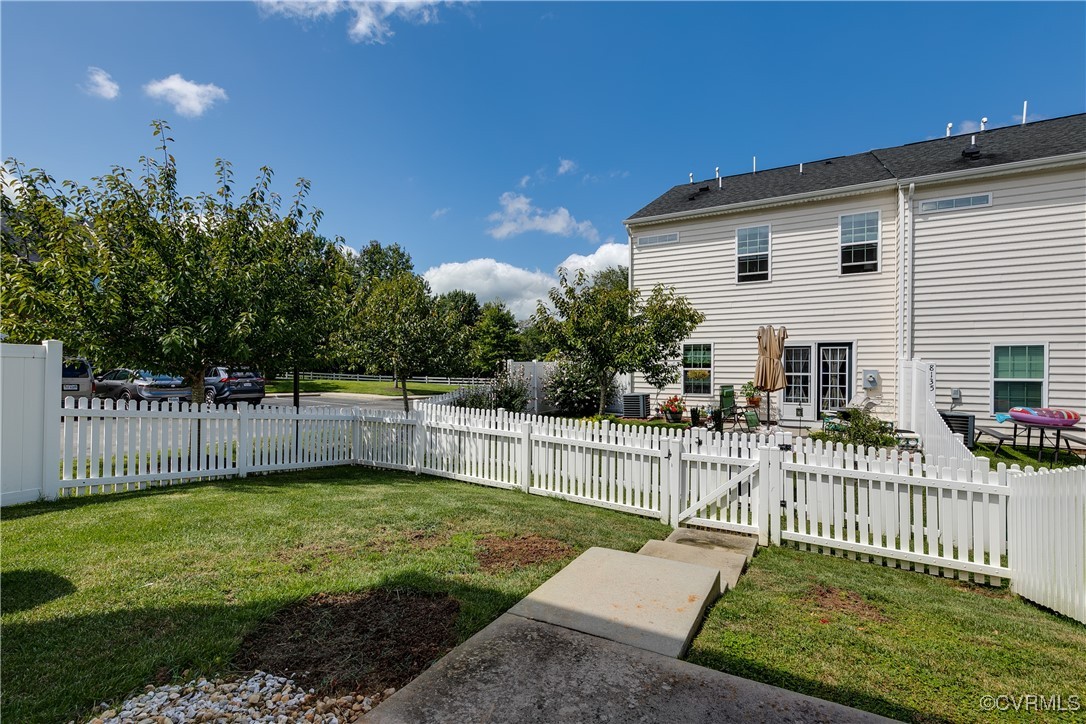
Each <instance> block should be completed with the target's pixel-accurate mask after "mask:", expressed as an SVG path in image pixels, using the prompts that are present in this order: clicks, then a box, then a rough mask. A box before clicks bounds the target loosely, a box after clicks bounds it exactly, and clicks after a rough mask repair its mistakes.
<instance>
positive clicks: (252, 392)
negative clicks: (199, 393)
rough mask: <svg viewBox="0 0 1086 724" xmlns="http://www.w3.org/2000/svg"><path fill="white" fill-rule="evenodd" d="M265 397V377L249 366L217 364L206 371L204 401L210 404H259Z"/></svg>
mask: <svg viewBox="0 0 1086 724" xmlns="http://www.w3.org/2000/svg"><path fill="white" fill-rule="evenodd" d="M263 399H264V378H263V377H262V376H261V375H260V373H259V372H257V371H256V370H251V369H249V368H248V367H229V366H227V365H216V366H214V367H209V368H208V369H207V371H206V372H204V402H206V403H207V404H209V405H237V404H238V403H239V402H248V403H249V404H251V405H259V404H260V402H261V400H263Z"/></svg>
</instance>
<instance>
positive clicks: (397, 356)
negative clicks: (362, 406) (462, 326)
mask: <svg viewBox="0 0 1086 724" xmlns="http://www.w3.org/2000/svg"><path fill="white" fill-rule="evenodd" d="M357 325H358V328H359V329H360V331H361V337H360V339H359V348H358V349H359V352H361V353H362V354H363V355H364V356H368V357H371V358H378V357H379V358H381V359H382V360H384V361H385V363H386V364H387V365H388V366H389V367H390V368H391V369H392V374H393V376H394V377H395V378H396V380H397V381H398V382H399V384H400V388H401V391H402V393H403V409H404V412H405V413H406V412H409V411H410V409H411V408H410V406H409V404H408V400H407V380H408V378H409V377H411V376H412V375H414V374H418V373H419V372H420V371H422V370H424V369H426V366H427V365H428V364H430V363H431V360H433V359H434V358H435V357H438V356H440V355H441V354H442V352H443V350H444V348H445V346H446V344H447V330H448V320H447V319H446V318H444V317H443V316H442V315H441V313H440V311H439V309H438V307H437V305H436V304H435V303H434V300H433V298H432V297H431V296H430V285H429V284H427V283H426V280H425V279H423V278H422V277H421V276H418V275H416V274H411V273H409V272H402V273H400V274H397V275H396V276H394V277H392V278H391V279H385V280H382V281H379V282H377V283H376V284H375V285H374V286H373V289H372V290H371V291H370V293H369V295H368V297H367V299H366V304H365V305H364V306H363V308H362V310H361V314H360V316H359V318H358V320H357Z"/></svg>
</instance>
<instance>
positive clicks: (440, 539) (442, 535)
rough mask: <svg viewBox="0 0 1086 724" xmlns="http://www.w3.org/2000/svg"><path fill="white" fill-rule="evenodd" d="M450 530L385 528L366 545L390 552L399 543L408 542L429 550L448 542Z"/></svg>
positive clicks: (383, 551) (414, 546)
mask: <svg viewBox="0 0 1086 724" xmlns="http://www.w3.org/2000/svg"><path fill="white" fill-rule="evenodd" d="M448 540H449V531H447V530H441V529H440V528H413V529H409V530H395V529H387V528H386V529H384V530H382V531H381V532H379V533H378V534H377V535H376V536H374V538H373V540H371V541H370V542H368V543H367V544H366V547H367V548H369V549H371V550H375V551H377V552H379V553H388V552H389V551H391V550H392V549H393V548H395V547H396V546H397V545H400V544H406V545H410V546H411V547H413V548H418V549H419V550H424V551H428V550H430V549H431V548H437V547H438V546H440V545H443V544H444V543H446V542H448Z"/></svg>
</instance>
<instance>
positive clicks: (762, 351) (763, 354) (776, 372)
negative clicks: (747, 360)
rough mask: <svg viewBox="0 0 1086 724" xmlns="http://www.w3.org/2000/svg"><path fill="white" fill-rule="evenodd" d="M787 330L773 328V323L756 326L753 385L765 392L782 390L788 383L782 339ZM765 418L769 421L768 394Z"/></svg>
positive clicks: (785, 335)
mask: <svg viewBox="0 0 1086 724" xmlns="http://www.w3.org/2000/svg"><path fill="white" fill-rule="evenodd" d="M786 339H788V330H787V329H785V328H784V327H783V326H782V327H781V328H780V329H778V330H774V329H773V325H769V326H768V327H758V364H757V365H756V366H755V368H754V386H755V387H757V388H758V389H760V390H764V391H766V392H776V391H777V390H783V389H784V388H785V387H786V386H787V385H788V380H787V379H786V378H785V376H784V365H783V364H782V363H781V357H782V356H783V355H784V340H786ZM765 419H766V422H767V423H768V422H769V395H766V399H765Z"/></svg>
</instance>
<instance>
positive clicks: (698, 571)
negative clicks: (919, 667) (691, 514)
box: [366, 530, 888, 723]
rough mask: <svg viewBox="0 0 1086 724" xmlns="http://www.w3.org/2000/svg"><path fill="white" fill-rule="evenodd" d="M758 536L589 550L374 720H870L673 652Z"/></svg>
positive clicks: (686, 537)
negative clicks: (636, 549) (632, 550)
mask: <svg viewBox="0 0 1086 724" xmlns="http://www.w3.org/2000/svg"><path fill="white" fill-rule="evenodd" d="M754 547H755V543H754V539H752V538H748V537H745V536H731V535H727V534H725V535H723V536H722V535H721V534H717V533H706V532H697V531H686V530H681V531H676V532H675V533H674V534H673V535H672V536H671V537H670V538H669V539H668V541H650V542H649V543H647V544H646V545H645V547H644V548H643V549H642V550H641V552H639V553H636V554H635V553H626V552H623V551H615V550H609V549H606V548H590V549H589V550H587V551H585V552H584V553H583V554H581V556H579V557H578V558H577V559H576V560H574V561H573V562H572V563H570V564H569V565H568V566H566V567H565V568H564V569H562V570H561V571H559V572H558V573H557V574H556V575H554V576H553V577H552V578H551V579H550V580H548V581H547V582H546V583H544V584H543V585H542V586H540V587H539V588H537V589H536V590H535V591H533V592H532V593H530V594H528V596H526V597H525V598H524V599H523V600H521V601H520V602H519V603H517V604H516V605H515V606H513V608H511V609H510V610H509V612H508V613H506V614H505V615H503V616H501V617H500V618H499V619H498V620H497V621H495V622H494V623H492V624H490V625H489V626H487V627H486V628H485V629H483V630H482V631H480V632H479V633H477V634H476V635H475V636H473V637H472V638H470V639H468V640H467V641H465V642H464V643H463V644H461V645H460V646H457V647H456V648H455V649H453V651H451V652H450V653H449V654H447V655H446V656H445V657H444V658H442V659H441V660H440V661H438V662H437V663H436V664H435V665H434V666H433V667H431V668H430V669H428V670H427V671H426V672H424V673H423V674H422V675H421V676H419V677H418V678H417V679H415V680H414V681H412V682H411V683H410V684H408V685H407V686H406V687H404V688H403V689H401V690H400V691H398V692H396V693H395V694H394V695H393V696H392V697H390V698H389V699H388V700H387V701H385V702H383V703H382V704H381V705H380V706H378V707H377V708H376V709H374V710H373V711H372V712H370V713H369V714H368V715H367V717H366V720H367V721H372V722H383V723H392V722H397V723H399V722H403V723H407V722H411V723H414V722H586V721H601V722H874V721H888V720H886V719H883V718H882V717H878V716H875V715H873V714H868V713H866V712H861V711H858V710H856V709H851V708H849V707H845V706H841V705H839V704H833V703H830V702H826V701H822V700H820V699H815V698H812V697H809V696H804V695H802V694H797V693H795V692H791V691H787V690H784V689H780V688H777V687H774V686H769V685H768V684H761V683H758V682H754V681H749V680H747V679H742V678H739V677H735V676H731V675H729V674H724V673H721V672H719V671H714V670H712V669H706V668H703V667H701V666H696V665H694V664H690V663H687V662H684V661H681V660H679V658H678V657H679V656H681V655H682V654H684V653H685V652H686V649H687V647H688V646H689V645H690V641H691V640H692V639H693V637H694V635H695V633H696V632H697V630H698V627H699V626H700V625H701V620H702V617H703V615H704V613H705V610H706V609H707V608H708V606H709V605H710V604H711V603H712V602H713V601H714V600H715V599H716V597H717V596H718V595H720V593H721V592H726V591H727V590H729V589H730V588H731V587H732V586H734V585H735V581H736V579H738V576H739V575H740V574H741V573H742V570H743V568H744V566H745V565H746V562H747V561H748V560H749V558H750V556H752V555H753V553H754Z"/></svg>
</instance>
